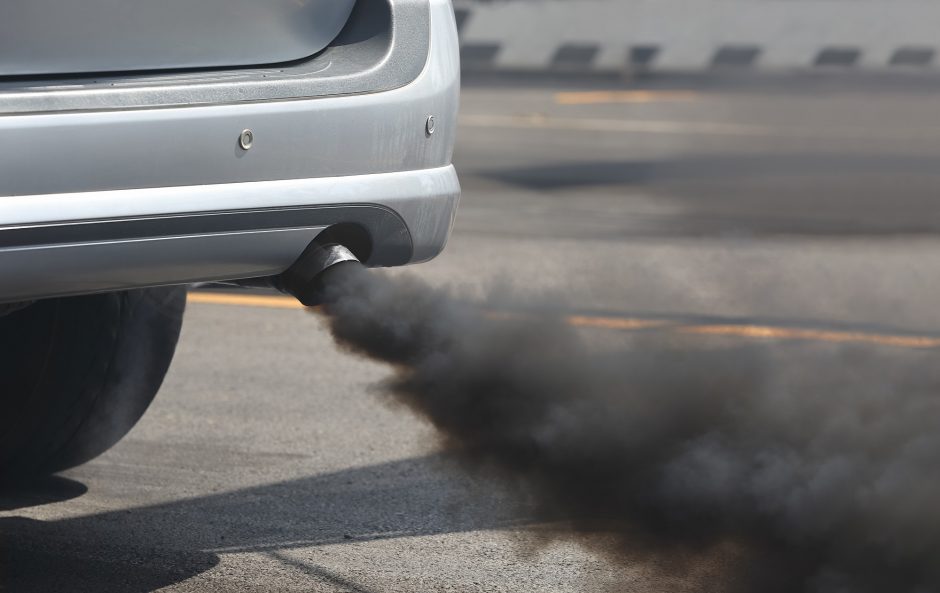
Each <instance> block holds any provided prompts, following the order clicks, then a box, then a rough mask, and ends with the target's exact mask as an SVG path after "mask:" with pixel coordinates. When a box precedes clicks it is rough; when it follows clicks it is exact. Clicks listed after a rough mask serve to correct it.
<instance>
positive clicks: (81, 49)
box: [0, 0, 355, 75]
mask: <svg viewBox="0 0 940 593" xmlns="http://www.w3.org/2000/svg"><path fill="white" fill-rule="evenodd" d="M354 3H355V0H198V1H195V0H80V1H79V0H4V1H3V2H2V3H0V75H11V74H12V75H36V74H65V73H75V72H111V71H133V70H156V69H167V68H199V67H220V66H242V65H253V64H271V63H277V62H284V61H288V60H297V59H300V58H304V57H308V56H310V55H312V54H314V53H316V52H318V51H320V50H321V49H323V48H324V47H326V45H327V44H328V43H329V42H330V41H331V40H332V39H333V38H334V37H336V35H337V34H338V33H339V31H340V29H341V28H342V26H343V24H344V23H345V22H346V18H347V17H348V16H349V12H350V10H352V7H353V4H354Z"/></svg>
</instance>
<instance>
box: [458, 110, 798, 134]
mask: <svg viewBox="0 0 940 593" xmlns="http://www.w3.org/2000/svg"><path fill="white" fill-rule="evenodd" d="M457 122H458V124H460V125H461V126H467V127H475V128H501V129H507V128H509V129H512V128H516V129H541V130H573V131H582V132H628V133H639V134H680V135H689V134H699V135H713V136H746V137H768V136H769V137H774V136H779V135H781V134H782V133H783V131H782V130H780V129H776V128H769V127H767V126H757V125H749V124H729V123H722V122H693V121H672V120H634V119H607V118H604V119H601V118H580V117H553V116H549V115H545V114H542V113H530V114H523V115H489V114H485V113H468V114H465V115H461V116H459V117H458V120H457Z"/></svg>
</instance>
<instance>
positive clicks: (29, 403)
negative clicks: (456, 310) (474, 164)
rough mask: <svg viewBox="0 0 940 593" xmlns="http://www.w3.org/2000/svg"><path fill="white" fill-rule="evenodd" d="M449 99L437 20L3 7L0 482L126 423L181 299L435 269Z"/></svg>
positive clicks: (420, 6) (146, 391) (386, 3)
mask: <svg viewBox="0 0 940 593" xmlns="http://www.w3.org/2000/svg"><path fill="white" fill-rule="evenodd" d="M458 87H459V58H458V49H457V32H456V27H455V24H454V14H453V9H452V7H451V5H450V2H449V0H160V1H159V2H154V1H148V0H12V1H10V0H8V1H6V2H4V4H3V7H2V8H0V278H2V281H0V472H3V473H2V475H5V476H10V475H17V474H35V473H43V472H49V471H56V470H59V469H63V468H67V467H71V466H74V465H76V464H79V463H82V462H84V461H86V460H88V459H90V458H92V457H94V456H95V455H98V454H99V453H101V452H103V451H104V450H105V449H107V448H108V447H109V446H111V445H112V444H113V443H115V442H116V441H117V440H118V439H119V438H120V437H121V436H123V435H124V434H125V433H126V432H127V431H128V430H129V429H130V428H131V427H132V426H133V424H134V423H135V422H136V421H137V419H138V418H139V417H140V416H141V414H143V412H144V410H145V409H146V407H147V405H148V404H149V403H150V401H151V399H152V398H153V397H154V394H155V393H156V391H157V389H158V388H159V385H160V382H161V381H162V379H163V375H164V373H165V372H166V370H167V367H168V365H169V363H170V359H171V358H172V354H173V350H174V348H175V344H176V339H177V336H178V333H179V328H180V323H181V320H182V313H183V308H184V305H185V290H184V289H183V288H181V285H184V284H187V283H193V282H203V281H215V280H226V281H237V282H239V283H243V284H268V285H274V286H278V287H282V288H283V287H284V286H285V285H288V284H289V283H287V282H284V281H283V278H285V277H286V276H285V275H286V274H290V273H294V276H297V273H298V270H297V268H298V266H299V264H298V263H297V262H300V261H302V260H303V259H304V258H303V257H301V255H302V254H309V253H310V252H311V250H316V249H318V248H319V247H322V246H323V245H327V244H329V245H339V246H342V247H343V248H344V250H347V252H348V253H352V254H353V255H355V257H357V258H358V259H359V260H361V261H362V262H364V263H365V264H366V265H369V266H399V265H404V264H409V263H414V262H421V261H425V260H428V259H430V258H432V257H434V256H435V255H437V254H438V253H439V252H440V251H441V249H442V248H443V247H444V244H445V243H446V241H447V238H448V235H449V234H450V230H451V227H452V224H453V219H454V214H455V211H456V208H457V201H458V197H459V193H460V188H459V185H458V181H457V176H456V174H455V172H454V169H453V167H452V165H451V154H452V150H453V145H454V131H455V120H456V112H457V99H458ZM308 259H309V258H308ZM301 267H302V266H301ZM299 272H300V275H301V276H302V275H303V273H304V272H305V270H300V271H299Z"/></svg>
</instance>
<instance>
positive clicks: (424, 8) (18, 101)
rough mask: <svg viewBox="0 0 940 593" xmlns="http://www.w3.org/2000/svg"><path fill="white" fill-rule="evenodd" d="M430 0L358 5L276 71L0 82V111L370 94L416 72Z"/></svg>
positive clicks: (361, 1)
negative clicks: (311, 51) (314, 47)
mask: <svg viewBox="0 0 940 593" xmlns="http://www.w3.org/2000/svg"><path fill="white" fill-rule="evenodd" d="M429 19H430V16H429V3H428V0H357V2H356V5H355V7H354V9H353V12H352V14H351V15H350V17H349V20H348V21H347V23H346V26H345V27H344V28H343V31H342V32H341V33H340V35H339V36H338V37H337V38H336V39H334V40H333V42H332V43H330V45H329V46H327V47H326V49H324V50H323V51H321V52H320V53H318V54H317V55H316V56H313V57H311V58H309V59H306V60H301V61H298V62H293V63H290V64H281V65H278V66H276V67H259V68H234V69H233V68H227V69H212V70H200V71H189V72H177V73H167V72H162V73H120V74H98V75H94V76H70V77H57V78H55V79H49V78H38V79H36V78H26V79H24V78H15V77H14V78H9V77H8V78H6V79H4V78H3V77H0V114H26V113H51V112H64V111H70V112H71V111H102V110H112V111H113V110H126V109H143V108H153V107H172V106H179V107H183V106H194V105H217V104H230V103H245V102H258V101H273V100H280V99H305V98H312V97H324V96H333V95H350V94H360V93H376V92H382V91H387V90H392V89H395V88H399V87H401V86H404V85H406V84H408V83H409V82H411V81H412V80H414V79H415V78H416V77H417V76H418V74H420V73H421V71H422V69H423V68H424V65H425V62H426V61H427V56H428V48H429V41H428V35H429V30H430V29H429Z"/></svg>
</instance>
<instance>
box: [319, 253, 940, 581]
mask: <svg viewBox="0 0 940 593" xmlns="http://www.w3.org/2000/svg"><path fill="white" fill-rule="evenodd" d="M328 274H330V276H329V278H328V281H327V284H326V296H327V300H328V302H329V303H330V304H329V305H328V306H327V307H325V313H326V315H327V318H328V322H329V325H330V328H331V330H332V332H333V335H334V337H335V338H336V340H337V342H338V343H339V344H341V345H342V346H344V347H346V348H348V349H350V350H352V351H354V352H357V353H360V354H362V355H366V356H369V357H371V358H374V359H377V360H381V361H385V362H388V363H390V364H392V365H394V366H395V368H396V371H397V372H396V373H395V376H394V378H393V379H392V380H391V381H390V382H389V383H388V385H387V390H388V392H389V393H390V394H392V395H393V396H394V397H395V398H396V399H397V400H398V401H400V402H403V403H404V404H406V405H407V406H409V407H410V408H411V409H413V410H414V411H415V412H417V413H418V414H420V415H421V416H423V417H425V418H426V419H427V420H428V421H430V422H431V423H432V424H433V425H434V426H435V427H436V428H437V430H438V431H439V432H440V434H441V436H442V439H443V441H444V443H445V444H446V446H447V447H448V448H450V449H451V450H452V451H454V452H455V453H456V454H458V455H459V456H460V458H461V459H463V460H464V461H465V462H466V464H467V465H468V467H470V468H471V469H473V470H479V471H489V472H496V473H497V474H498V475H500V476H501V477H503V478H504V479H505V480H506V481H507V483H508V484H510V485H511V486H513V487H514V488H516V489H518V491H519V493H520V494H521V495H525V496H529V497H534V498H535V499H536V500H537V501H538V505H539V509H540V511H541V512H542V513H544V515H545V516H546V517H550V518H554V519H562V520H564V521H565V522H566V524H569V525H570V527H571V529H572V530H573V531H577V532H585V533H590V532H603V533H604V534H605V536H607V537H606V539H607V540H608V541H609V539H610V536H613V537H614V538H616V541H617V545H616V546H615V548H616V556H617V558H618V559H619V560H623V561H626V562H635V563H638V564H642V565H643V567H644V569H645V570H652V571H654V572H656V573H657V574H660V575H662V576H663V578H668V579H670V581H672V582H678V583H680V584H681V585H682V586H681V587H680V586H678V585H677V586H670V590H673V591H674V590H679V589H681V588H686V589H688V590H695V591H728V592H738V591H740V592H745V591H746V592H752V591H762V592H764V591H781V592H783V591H787V592H792V591H813V592H816V591H819V592H826V593H835V592H849V591H853V592H855V591H860V592H869V591H871V592H874V591H878V592H883V591H894V592H910V593H915V592H916V593H926V592H930V591H940V560H938V559H940V502H938V501H940V397H938V395H937V394H940V389H938V387H940V373H938V371H937V365H936V356H935V354H933V353H930V352H921V353H914V352H909V351H908V352H905V353H904V355H903V356H901V355H895V354H893V353H891V352H887V351H877V350H874V349H872V348H868V349H866V350H861V349H851V348H845V347H842V348H839V349H835V348H834V347H832V346H826V347H823V346H812V345H807V344H800V343H793V344H790V345H787V346H777V347H773V348H771V347H769V346H757V345H750V346H748V347H747V348H743V347H733V346H729V345H728V344H720V343H713V344H709V345H707V346H705V345H703V344H702V343H701V342H696V344H695V345H694V347H693V346H692V345H690V344H682V343H681V342H677V341H676V340H675V339H672V340H659V341H657V340H654V339H649V338H639V339H635V340H634V342H633V343H632V344H631V345H628V346H626V347H624V348H618V349H616V351H613V352H611V351H610V349H603V348H599V347H596V345H595V346H592V344H593V342H591V341H588V340H585V338H584V336H583V335H581V334H579V333H578V332H577V331H576V330H573V329H572V328H570V327H567V326H565V325H564V324H563V323H561V322H560V321H559V320H557V319H552V318H551V317H546V316H538V317H504V318H498V319H494V318H492V317H490V316H486V315H484V314H482V313H481V312H480V310H479V309H477V308H476V307H474V306H472V305H470V304H467V303H463V302H461V301H459V300H458V299H454V298H452V297H451V296H450V295H449V294H447V293H446V292H442V291H440V290H438V289H435V288H432V287H429V286H427V285H425V284H423V283H421V282H420V281H418V280H416V279H414V278H408V277H404V276H399V277H389V276H384V275H379V274H374V273H369V272H366V271H364V270H362V269H360V268H358V267H355V266H339V267H337V268H334V269H333V270H331V271H329V272H328ZM605 549H609V546H605Z"/></svg>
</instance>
